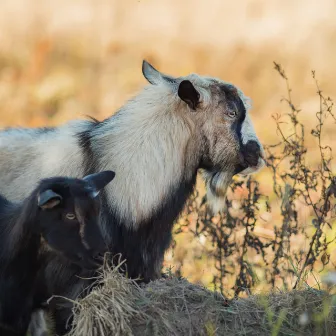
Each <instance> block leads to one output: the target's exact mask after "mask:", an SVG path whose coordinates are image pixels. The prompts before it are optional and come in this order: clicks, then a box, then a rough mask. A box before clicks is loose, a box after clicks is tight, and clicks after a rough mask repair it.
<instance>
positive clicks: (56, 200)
mask: <svg viewBox="0 0 336 336" xmlns="http://www.w3.org/2000/svg"><path fill="white" fill-rule="evenodd" d="M61 201H62V196H61V195H59V194H56V193H55V192H54V191H52V190H51V189H47V190H45V191H43V192H42V193H40V194H39V195H38V197H37V205H38V206H39V207H40V208H41V209H43V210H44V209H52V208H54V207H55V206H56V205H58V204H60V203H61Z"/></svg>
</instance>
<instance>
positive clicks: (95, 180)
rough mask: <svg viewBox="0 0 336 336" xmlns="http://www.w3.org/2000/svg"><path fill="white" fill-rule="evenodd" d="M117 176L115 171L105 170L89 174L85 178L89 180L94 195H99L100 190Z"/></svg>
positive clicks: (86, 180)
mask: <svg viewBox="0 0 336 336" xmlns="http://www.w3.org/2000/svg"><path fill="white" fill-rule="evenodd" d="M114 177H115V172H113V171H112V170H105V171H102V172H100V173H96V174H91V175H87V176H85V177H84V178H83V180H84V181H85V182H88V183H89V185H90V187H91V189H92V197H97V196H98V194H99V192H100V190H101V189H103V188H104V187H105V186H106V185H107V184H109V183H110V182H111V181H112V180H113V179H114Z"/></svg>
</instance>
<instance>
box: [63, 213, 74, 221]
mask: <svg viewBox="0 0 336 336" xmlns="http://www.w3.org/2000/svg"><path fill="white" fill-rule="evenodd" d="M65 217H66V219H69V220H74V219H76V216H75V214H73V213H67V214H66V215H65Z"/></svg>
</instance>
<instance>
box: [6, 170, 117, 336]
mask: <svg viewBox="0 0 336 336" xmlns="http://www.w3.org/2000/svg"><path fill="white" fill-rule="evenodd" d="M114 175H115V174H114V172H112V171H104V172H101V173H97V174H93V175H89V176H87V177H85V178H83V179H75V178H65V177H54V178H48V179H45V180H42V181H41V182H40V184H39V186H38V187H37V188H36V189H35V190H34V191H33V192H32V193H31V195H30V196H29V197H28V198H27V199H25V200H24V201H23V202H22V203H19V204H18V203H12V202H10V201H8V200H7V199H5V198H4V197H2V196H0V335H1V336H5V335H22V336H23V335H25V334H26V332H27V329H28V325H29V322H30V319H31V314H32V312H33V310H34V309H36V308H38V305H39V304H40V303H39V302H38V300H37V299H36V296H35V293H36V292H37V291H38V290H39V288H37V287H39V286H40V283H39V282H38V270H39V268H40V267H41V266H42V264H43V265H44V262H45V258H46V257H45V256H46V255H47V254H48V253H46V252H45V251H48V250H50V249H52V250H53V251H55V252H56V254H57V255H58V257H59V258H64V261H65V262H71V263H73V264H75V265H77V266H78V268H77V269H78V270H79V271H80V270H81V269H95V268H96V267H97V265H98V264H97V261H96V258H95V257H96V255H97V253H101V252H103V248H104V242H103V239H102V236H101V234H100V230H99V225H98V219H99V211H100V203H99V199H98V197H96V196H97V195H98V193H99V191H100V190H101V189H102V188H104V187H105V186H106V185H107V184H108V183H109V182H110V181H112V179H113V178H114ZM53 254H55V253H53ZM37 284H38V285H37Z"/></svg>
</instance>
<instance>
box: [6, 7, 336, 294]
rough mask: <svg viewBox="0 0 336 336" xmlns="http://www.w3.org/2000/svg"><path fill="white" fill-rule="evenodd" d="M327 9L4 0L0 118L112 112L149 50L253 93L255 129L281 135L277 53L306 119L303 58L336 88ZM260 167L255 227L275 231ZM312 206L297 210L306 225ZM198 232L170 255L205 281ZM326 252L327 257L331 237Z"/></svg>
mask: <svg viewBox="0 0 336 336" xmlns="http://www.w3.org/2000/svg"><path fill="white" fill-rule="evenodd" d="M335 18H336V2H335V1H333V0H300V1H290V0H250V1H248V0H239V1H236V2H233V1H224V0H184V1H181V0H110V1H108V0H96V1H95V0H72V1H65V0H59V1H50V0H44V1H43V0H1V2H0V127H7V126H29V127H35V126H44V125H58V124H61V123H64V122H66V121H68V120H71V119H74V118H83V117H84V116H85V115H91V116H94V117H96V118H98V119H102V118H105V117H107V116H110V115H111V114H113V113H114V111H115V110H116V109H117V108H118V107H119V106H121V105H122V104H123V102H124V101H125V100H126V99H128V98H129V97H131V96H132V95H133V94H135V93H136V92H137V91H138V90H139V89H140V88H141V87H142V86H143V85H144V84H145V80H144V78H143V77H142V73H141V62H142V59H147V60H148V61H150V62H151V63H152V64H153V65H154V66H155V67H156V68H158V69H159V70H161V71H163V72H166V73H169V74H172V75H176V76H178V75H186V74H188V73H190V72H196V73H200V74H204V75H211V76H214V77H219V78H221V79H223V80H226V81H228V82H232V83H234V84H235V85H237V86H239V87H240V88H241V89H242V90H243V91H244V92H245V94H246V95H248V96H249V97H251V98H252V101H253V110H252V112H251V114H252V119H253V121H254V124H255V128H256V131H257V133H258V135H259V137H260V139H261V140H262V142H263V143H264V144H266V145H269V144H272V143H275V142H278V141H279V139H280V138H279V135H278V134H277V132H276V127H275V122H274V120H273V119H272V115H275V114H285V113H287V109H288V107H287V106H286V104H285V103H283V102H281V98H282V97H283V96H285V95H286V86H285V83H284V81H283V80H281V78H280V77H279V75H278V74H277V73H276V72H275V71H274V69H273V68H274V65H273V61H276V62H279V63H281V64H282V66H283V67H284V68H285V69H286V73H287V75H288V77H289V81H290V84H291V87H292V89H293V100H294V102H296V103H297V104H298V105H299V106H300V108H301V109H302V112H301V114H300V120H301V121H303V122H304V124H305V125H307V127H308V128H311V127H313V125H315V113H316V112H317V110H318V109H319V103H318V96H317V95H316V86H315V84H314V81H313V79H312V76H311V70H315V71H316V77H317V79H318V81H319V84H320V87H321V89H322V90H323V91H324V93H325V95H326V96H330V97H331V98H334V99H336V80H335V78H336V67H335V56H336V19H335ZM325 132H326V133H325V136H324V138H323V140H324V141H325V142H326V143H328V144H329V146H331V147H332V148H334V149H336V146H335V145H336V127H335V123H334V122H333V121H332V120H330V121H329V123H328V124H326V125H325ZM315 144H316V139H315V138H314V137H313V136H310V135H309V134H308V135H307V141H306V146H308V149H309V153H308V158H309V164H311V165H314V164H315V163H316V161H315V160H316V157H318V149H317V147H316V146H315ZM333 170H334V171H335V162H334V166H333ZM257 179H258V181H260V183H261V190H262V192H263V193H264V194H266V195H269V196H270V200H271V203H272V207H273V208H274V209H275V210H274V212H272V213H267V216H266V215H265V216H263V217H264V219H263V221H260V223H259V225H258V230H256V234H257V235H258V234H259V235H264V236H265V235H266V236H272V230H273V226H274V225H277V221H278V220H279V219H278V217H277V210H276V209H277V207H279V204H278V203H277V202H278V200H277V199H276V198H274V197H273V198H272V195H271V194H272V186H271V175H270V172H269V171H268V170H267V168H265V169H264V170H263V171H261V172H260V173H258V176H257ZM265 218H266V220H265ZM309 218H310V214H309V213H303V214H302V218H301V221H302V223H303V225H306V226H307V230H311V227H310V226H311V224H310V222H309ZM305 221H306V224H305ZM335 224H336V223H335ZM334 234H335V230H332V229H331V230H330V236H333V235H334ZM204 239H205V238H204ZM204 239H203V240H202V239H198V240H196V239H194V238H192V236H191V235H188V232H185V234H181V235H179V236H178V237H177V238H176V240H177V246H176V248H175V251H174V253H171V252H169V253H167V259H166V265H167V266H168V265H174V266H175V267H179V266H181V264H182V263H183V267H182V274H183V275H184V276H186V277H187V278H188V279H189V280H191V281H193V282H201V283H203V284H205V285H207V286H209V285H210V282H211V279H212V276H213V274H214V268H213V263H212V261H211V258H208V257H207V256H206V255H205V254H203V253H202V251H203V245H204V244H207V242H206V241H204ZM292 243H293V244H300V245H302V244H305V241H297V242H292ZM330 253H331V259H330V263H329V265H330V267H329V268H330V269H332V268H335V267H334V263H335V262H336V251H335V244H333V245H330ZM255 258H256V259H255V262H256V264H258V262H260V260H259V261H258V256H255ZM228 281H229V280H228ZM308 281H310V283H311V284H313V283H314V281H315V279H314V278H309V279H308ZM264 285H265V284H264ZM264 285H263V286H264ZM261 288H262V287H260V288H259V289H261Z"/></svg>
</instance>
